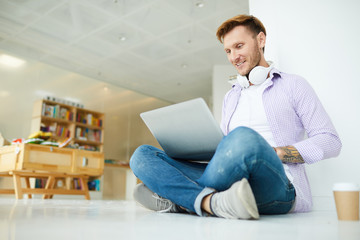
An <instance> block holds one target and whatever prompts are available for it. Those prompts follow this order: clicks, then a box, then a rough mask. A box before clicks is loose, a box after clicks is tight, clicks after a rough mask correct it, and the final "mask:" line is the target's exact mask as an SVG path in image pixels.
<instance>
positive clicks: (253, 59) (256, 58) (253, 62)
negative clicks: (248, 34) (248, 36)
mask: <svg viewBox="0 0 360 240" xmlns="http://www.w3.org/2000/svg"><path fill="white" fill-rule="evenodd" d="M260 51H261V50H260V49H259V47H258V44H257V42H256V44H255V46H254V48H253V50H252V53H251V54H250V57H249V59H250V61H249V62H248V63H249V67H248V68H247V69H246V71H245V74H241V73H240V72H239V74H240V75H242V76H246V78H247V79H249V74H250V72H251V70H253V68H254V67H256V66H259V64H260V61H261V52H260Z"/></svg>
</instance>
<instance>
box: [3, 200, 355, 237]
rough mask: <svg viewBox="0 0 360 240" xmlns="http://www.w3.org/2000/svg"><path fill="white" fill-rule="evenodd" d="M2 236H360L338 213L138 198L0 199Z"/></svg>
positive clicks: (353, 225)
mask: <svg viewBox="0 0 360 240" xmlns="http://www.w3.org/2000/svg"><path fill="white" fill-rule="evenodd" d="M0 239H1V240H3V239H11V240H12V239H167V240H168V239H169V240H171V239H181V240H190V239H196V240H200V239H252V240H253V239H266V240H272V239H274V240H281V239H286V240H295V239H299V240H300V239H301V240H304V239H316V240H319V239H326V240H331V239H344V240H355V239H356V240H359V239H360V222H359V221H357V222H345V221H344V222H342V221H338V220H337V218H336V212H334V211H313V212H311V213H305V214H288V215H279V216H261V218H260V220H257V221H254V220H252V221H246V220H226V219H220V218H215V217H197V216H194V215H187V214H166V213H163V214H161V213H155V212H151V211H148V210H146V209H144V208H142V207H141V206H139V205H137V204H136V203H135V202H133V201H105V200H91V201H87V200H56V199H52V200H40V199H33V200H32V199H24V200H17V201H16V200H15V199H12V198H0Z"/></svg>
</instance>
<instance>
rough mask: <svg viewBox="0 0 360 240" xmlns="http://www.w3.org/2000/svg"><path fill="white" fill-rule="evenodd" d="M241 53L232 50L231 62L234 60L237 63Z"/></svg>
mask: <svg viewBox="0 0 360 240" xmlns="http://www.w3.org/2000/svg"><path fill="white" fill-rule="evenodd" d="M239 59H240V58H239V55H238V54H236V53H234V52H232V53H231V54H230V60H231V62H233V63H237V62H238V61H239Z"/></svg>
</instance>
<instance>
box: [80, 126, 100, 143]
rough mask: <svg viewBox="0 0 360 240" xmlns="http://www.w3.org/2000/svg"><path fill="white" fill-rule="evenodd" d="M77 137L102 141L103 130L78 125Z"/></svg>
mask: <svg viewBox="0 0 360 240" xmlns="http://www.w3.org/2000/svg"><path fill="white" fill-rule="evenodd" d="M75 134H76V135H75V137H76V138H77V139H79V140H85V141H86V140H89V141H93V142H100V141H101V131H100V130H94V129H89V128H82V127H76V132H75Z"/></svg>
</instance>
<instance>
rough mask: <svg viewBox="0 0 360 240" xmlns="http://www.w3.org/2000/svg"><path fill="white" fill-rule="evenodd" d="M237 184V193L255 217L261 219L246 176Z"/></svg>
mask: <svg viewBox="0 0 360 240" xmlns="http://www.w3.org/2000/svg"><path fill="white" fill-rule="evenodd" d="M238 184H239V185H238V186H237V195H238V197H239V199H240V201H241V202H242V204H243V206H244V207H245V209H246V210H247V211H248V213H249V215H250V216H251V217H252V218H253V219H259V211H258V209H257V205H256V201H255V197H254V193H253V192H252V190H251V187H250V184H249V182H248V180H247V179H246V178H243V179H242V180H241V181H240V182H239V183H238Z"/></svg>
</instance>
